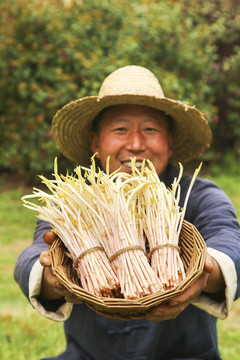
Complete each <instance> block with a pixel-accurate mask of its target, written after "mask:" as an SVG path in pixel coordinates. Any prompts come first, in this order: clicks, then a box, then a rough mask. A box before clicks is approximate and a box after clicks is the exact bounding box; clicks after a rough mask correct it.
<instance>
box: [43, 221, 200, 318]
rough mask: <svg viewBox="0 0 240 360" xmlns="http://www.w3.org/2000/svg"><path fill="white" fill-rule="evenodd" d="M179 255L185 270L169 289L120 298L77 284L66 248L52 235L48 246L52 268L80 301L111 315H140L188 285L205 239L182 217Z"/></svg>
mask: <svg viewBox="0 0 240 360" xmlns="http://www.w3.org/2000/svg"><path fill="white" fill-rule="evenodd" d="M179 246H180V256H181V258H182V261H183V264H184V268H185V271H186V278H185V279H184V280H182V281H181V282H180V283H179V284H178V285H177V286H175V287H174V288H172V289H170V290H165V291H159V292H156V293H155V294H151V295H147V296H144V297H142V298H138V299H134V300H130V299H124V298H111V297H100V296H97V295H94V294H92V293H90V292H89V291H87V290H85V289H83V288H82V287H81V283H80V280H79V278H78V275H77V272H76V270H75V269H74V268H73V266H72V260H71V259H70V258H69V257H68V256H67V255H66V252H67V249H66V247H65V246H64V244H63V242H62V241H61V240H60V239H56V240H55V241H54V243H53V244H52V246H51V248H50V256H51V261H52V270H53V273H54V274H55V276H56V277H57V278H58V280H59V282H60V283H61V284H63V285H64V286H65V287H66V288H67V289H68V290H69V291H70V292H71V293H72V294H74V295H75V296H77V297H78V298H79V300H80V301H83V302H84V303H86V304H87V305H88V306H89V307H90V308H92V309H93V310H94V311H95V312H97V313H99V314H101V315H104V316H107V317H110V318H115V319H121V320H131V319H140V318H143V317H144V316H145V314H146V313H147V312H148V311H149V310H150V309H151V308H152V307H154V306H157V305H160V304H163V303H165V302H167V301H169V300H170V299H172V298H173V297H175V296H176V295H177V294H179V293H181V292H182V291H184V290H185V289H186V288H188V287H189V286H190V285H191V284H192V283H193V282H194V281H195V280H196V279H197V278H198V277H199V276H200V275H201V274H202V272H203V267H204V261H205V256H206V249H207V247H206V243H205V241H204V240H203V238H202V236H201V234H200V233H199V231H198V230H197V228H196V227H195V226H194V225H193V224H191V223H189V222H187V221H186V220H184V221H183V225H182V229H181V233H180V237H179Z"/></svg>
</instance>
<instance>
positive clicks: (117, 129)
mask: <svg viewBox="0 0 240 360" xmlns="http://www.w3.org/2000/svg"><path fill="white" fill-rule="evenodd" d="M113 131H119V132H123V131H127V129H125V128H123V127H119V128H116V129H114V130H113Z"/></svg>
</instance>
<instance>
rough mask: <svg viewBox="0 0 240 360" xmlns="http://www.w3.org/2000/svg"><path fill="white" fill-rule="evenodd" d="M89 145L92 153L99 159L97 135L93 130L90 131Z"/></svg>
mask: <svg viewBox="0 0 240 360" xmlns="http://www.w3.org/2000/svg"><path fill="white" fill-rule="evenodd" d="M90 146H91V150H92V153H93V154H96V158H98V159H100V155H99V153H98V152H99V147H98V135H97V133H96V132H95V131H92V132H91V133H90Z"/></svg>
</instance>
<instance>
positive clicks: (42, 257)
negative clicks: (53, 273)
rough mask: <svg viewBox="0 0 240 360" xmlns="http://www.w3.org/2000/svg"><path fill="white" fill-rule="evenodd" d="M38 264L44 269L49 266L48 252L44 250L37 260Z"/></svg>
mask: <svg viewBox="0 0 240 360" xmlns="http://www.w3.org/2000/svg"><path fill="white" fill-rule="evenodd" d="M39 261H40V264H41V265H42V266H44V267H49V266H51V258H50V252H49V250H45V251H43V252H42V253H41V255H40V258H39Z"/></svg>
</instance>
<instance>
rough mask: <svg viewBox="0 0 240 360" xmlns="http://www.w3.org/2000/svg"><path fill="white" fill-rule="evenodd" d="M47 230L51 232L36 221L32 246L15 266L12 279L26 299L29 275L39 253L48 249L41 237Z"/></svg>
mask: <svg viewBox="0 0 240 360" xmlns="http://www.w3.org/2000/svg"><path fill="white" fill-rule="evenodd" d="M49 230H51V225H50V224H49V223H47V222H45V221H42V220H38V221H37V227H36V230H35V232H34V237H33V242H32V244H31V245H30V246H29V247H27V248H26V249H24V250H23V251H22V252H21V253H20V255H19V256H18V259H17V261H16V264H15V269H14V278H15V280H16V282H17V283H18V284H19V286H20V288H21V290H22V292H23V293H24V295H25V296H26V297H27V298H29V277H30V273H31V270H32V267H33V265H34V264H35V262H36V261H37V260H38V259H39V257H40V254H41V252H42V251H44V250H46V249H47V248H48V245H47V244H46V243H45V242H44V240H43V235H44V234H45V232H47V231H49Z"/></svg>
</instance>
